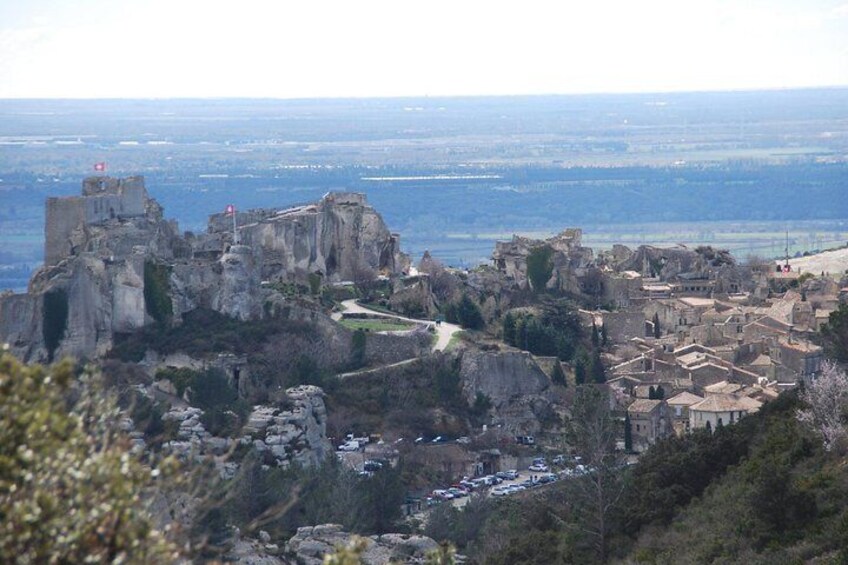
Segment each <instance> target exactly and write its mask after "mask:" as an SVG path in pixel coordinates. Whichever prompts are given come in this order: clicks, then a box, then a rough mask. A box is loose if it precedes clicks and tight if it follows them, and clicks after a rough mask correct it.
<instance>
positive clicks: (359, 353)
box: [350, 328, 368, 369]
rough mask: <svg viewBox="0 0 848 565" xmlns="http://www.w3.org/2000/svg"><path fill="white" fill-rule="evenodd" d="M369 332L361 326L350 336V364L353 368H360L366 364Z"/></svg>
mask: <svg viewBox="0 0 848 565" xmlns="http://www.w3.org/2000/svg"><path fill="white" fill-rule="evenodd" d="M367 339H368V336H367V334H366V333H365V332H364V331H363V330H362V329H361V328H360V329H358V330H356V331H355V332H353V335H352V336H351V338H350V366H351V369H359V368H360V367H362V366H364V365H365V348H366V345H367Z"/></svg>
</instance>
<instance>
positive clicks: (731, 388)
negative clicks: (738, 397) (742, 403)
mask: <svg viewBox="0 0 848 565" xmlns="http://www.w3.org/2000/svg"><path fill="white" fill-rule="evenodd" d="M741 388H742V385H740V384H736V383H729V382H727V381H720V382H717V383H714V384H711V385H708V386H705V387H704V392H708V393H711V394H730V393H733V392H737V391H738V390H739V389H741Z"/></svg>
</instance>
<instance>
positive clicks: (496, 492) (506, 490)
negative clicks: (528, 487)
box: [492, 487, 512, 496]
mask: <svg viewBox="0 0 848 565" xmlns="http://www.w3.org/2000/svg"><path fill="white" fill-rule="evenodd" d="M511 493H512V489H510V487H496V488H493V489H492V496H506V495H508V494H511Z"/></svg>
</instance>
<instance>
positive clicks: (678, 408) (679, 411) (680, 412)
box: [674, 406, 683, 418]
mask: <svg viewBox="0 0 848 565" xmlns="http://www.w3.org/2000/svg"><path fill="white" fill-rule="evenodd" d="M674 412H675V416H677V417H678V418H679V417H680V416H682V415H683V407H682V406H675V407H674Z"/></svg>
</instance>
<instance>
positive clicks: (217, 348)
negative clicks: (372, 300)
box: [109, 308, 315, 362]
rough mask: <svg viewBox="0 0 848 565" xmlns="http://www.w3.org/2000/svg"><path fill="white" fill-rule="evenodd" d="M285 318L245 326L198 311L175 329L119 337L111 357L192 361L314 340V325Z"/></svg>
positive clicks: (154, 329) (151, 329) (153, 328)
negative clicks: (173, 356)
mask: <svg viewBox="0 0 848 565" xmlns="http://www.w3.org/2000/svg"><path fill="white" fill-rule="evenodd" d="M285 314H286V313H285V312H283V313H281V315H280V316H274V317H269V318H264V319H262V320H256V321H249V322H242V321H241V320H237V319H235V318H230V317H228V316H225V315H224V314H221V313H218V312H215V311H214V310H209V309H206V308H198V309H196V310H192V311H191V312H187V313H186V314H184V315H183V323H182V324H179V325H176V326H173V327H171V326H162V325H159V324H157V325H154V326H148V327H145V328H142V329H141V330H139V331H137V332H135V333H132V334H126V335H123V336H121V335H116V338H115V346H114V347H113V348H112V351H110V352H109V357H112V358H116V359H120V360H122V361H128V362H130V361H131V362H138V361H141V359H142V358H144V352H145V351H146V350H147V349H153V350H154V351H158V352H159V353H162V354H169V353H175V352H177V351H182V352H184V353H186V354H188V355H191V356H193V357H195V356H202V355H205V354H208V353H221V352H227V353H235V354H236V355H245V354H248V353H256V352H258V351H260V350H261V348H262V346H263V345H264V344H265V343H266V342H267V341H268V340H269V339H270V338H271V337H272V336H274V335H279V334H293V335H302V336H305V337H311V336H313V335H314V334H315V325H314V324H312V323H310V322H304V321H299V320H288V319H287V318H286V317H285Z"/></svg>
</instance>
